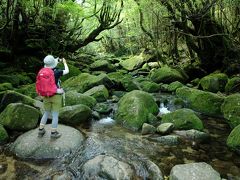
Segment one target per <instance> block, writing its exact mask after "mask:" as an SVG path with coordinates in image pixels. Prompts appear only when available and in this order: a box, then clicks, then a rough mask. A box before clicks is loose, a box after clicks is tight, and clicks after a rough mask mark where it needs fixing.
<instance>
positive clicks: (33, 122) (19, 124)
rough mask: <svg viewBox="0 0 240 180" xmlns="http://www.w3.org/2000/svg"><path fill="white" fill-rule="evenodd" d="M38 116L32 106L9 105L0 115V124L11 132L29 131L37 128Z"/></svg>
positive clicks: (38, 113) (37, 111)
mask: <svg viewBox="0 0 240 180" xmlns="http://www.w3.org/2000/svg"><path fill="white" fill-rule="evenodd" d="M39 116H40V112H39V110H37V109H36V108H34V107H32V106H29V105H26V104H22V103H11V104H9V105H8V106H7V107H6V108H5V110H4V111H3V112H2V113H1V114H0V124H2V125H3V126H4V127H6V128H8V129H11V130H20V131H24V130H30V129H33V128H35V127H36V126H37V123H38V119H39Z"/></svg>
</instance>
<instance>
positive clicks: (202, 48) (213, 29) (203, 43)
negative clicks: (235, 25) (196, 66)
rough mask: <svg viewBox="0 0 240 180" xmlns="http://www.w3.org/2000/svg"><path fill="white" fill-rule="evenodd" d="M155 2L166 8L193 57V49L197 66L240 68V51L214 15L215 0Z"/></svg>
mask: <svg viewBox="0 0 240 180" xmlns="http://www.w3.org/2000/svg"><path fill="white" fill-rule="evenodd" d="M159 2H160V3H161V4H162V5H164V6H165V7H166V8H167V10H168V12H169V18H170V19H171V22H172V25H173V27H174V28H175V29H176V30H177V32H178V33H179V34H181V35H182V36H183V37H184V38H185V41H186V44H187V46H188V49H189V53H190V55H191V56H192V60H193V61H194V60H195V57H194V53H196V54H197V56H198V58H199V60H200V66H201V67H202V68H203V69H204V70H205V71H207V72H213V71H215V70H222V71H226V72H229V73H230V72H231V73H233V71H234V73H236V72H240V66H239V57H240V51H239V49H238V48H236V45H235V44H234V41H233V39H234V38H230V36H229V32H227V31H226V28H225V27H224V24H221V23H220V21H219V19H217V18H216V16H215V14H216V12H217V11H218V10H219V11H220V10H221V9H220V7H219V6H217V2H218V0H206V1H203V0H201V1H195V0H194V1H191V0H184V1H183V0H177V1H176V0H174V1H173V0H168V1H166V0H159Z"/></svg>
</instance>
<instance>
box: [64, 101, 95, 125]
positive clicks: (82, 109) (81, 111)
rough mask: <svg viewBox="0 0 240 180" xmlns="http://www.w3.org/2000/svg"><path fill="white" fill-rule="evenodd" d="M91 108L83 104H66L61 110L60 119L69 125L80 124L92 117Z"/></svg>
mask: <svg viewBox="0 0 240 180" xmlns="http://www.w3.org/2000/svg"><path fill="white" fill-rule="evenodd" d="M91 114H92V112H91V109H90V108H89V107H88V106H85V105H83V104H78V105H74V106H65V107H63V108H61V109H60V111H59V121H60V122H62V123H64V124H69V125H79V124H81V123H85V122H87V120H88V119H89V118H90V117H91Z"/></svg>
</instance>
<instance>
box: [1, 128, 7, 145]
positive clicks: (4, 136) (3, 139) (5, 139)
mask: <svg viewBox="0 0 240 180" xmlns="http://www.w3.org/2000/svg"><path fill="white" fill-rule="evenodd" d="M8 138H9V137H8V133H7V131H6V130H5V129H4V127H3V125H1V124H0V145H1V144H3V143H5V142H6V141H7V140H8Z"/></svg>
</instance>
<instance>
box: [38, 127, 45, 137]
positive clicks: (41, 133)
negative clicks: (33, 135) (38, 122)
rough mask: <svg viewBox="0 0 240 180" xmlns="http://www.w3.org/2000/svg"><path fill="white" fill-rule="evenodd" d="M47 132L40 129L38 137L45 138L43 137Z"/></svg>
mask: <svg viewBox="0 0 240 180" xmlns="http://www.w3.org/2000/svg"><path fill="white" fill-rule="evenodd" d="M45 132H46V130H45V129H44V128H43V129H38V137H43V135H44V134H45Z"/></svg>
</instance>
